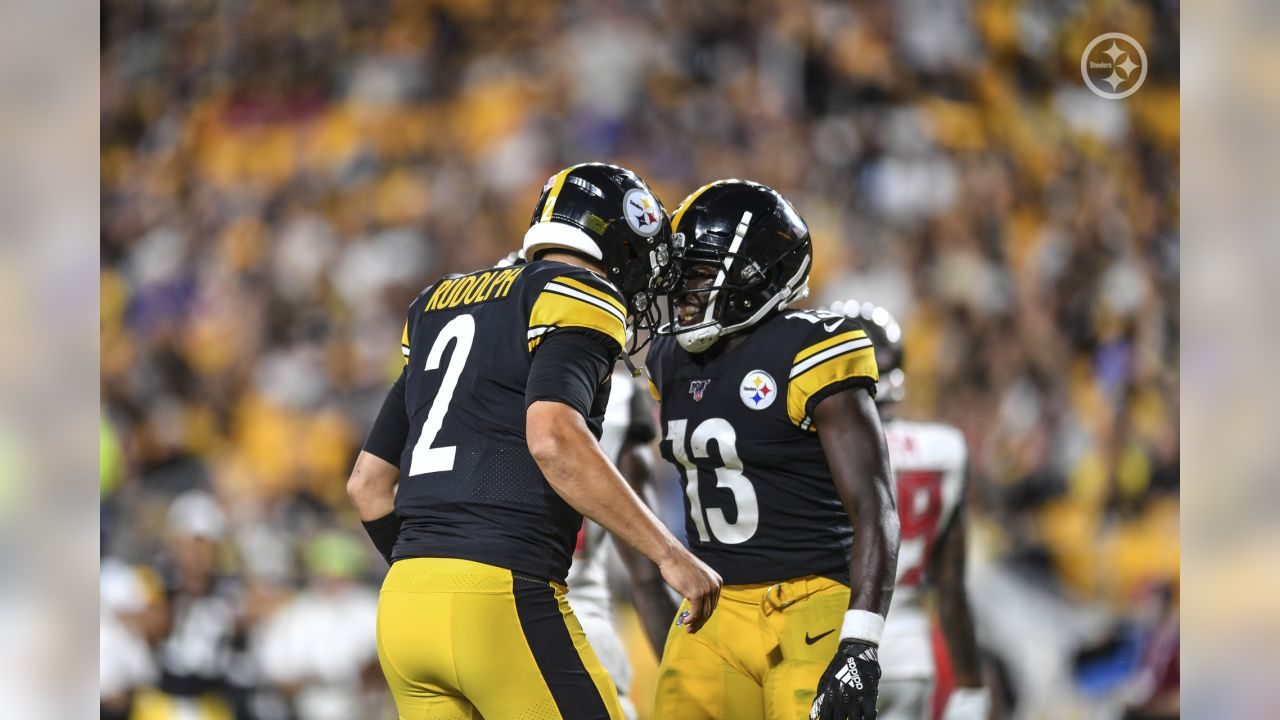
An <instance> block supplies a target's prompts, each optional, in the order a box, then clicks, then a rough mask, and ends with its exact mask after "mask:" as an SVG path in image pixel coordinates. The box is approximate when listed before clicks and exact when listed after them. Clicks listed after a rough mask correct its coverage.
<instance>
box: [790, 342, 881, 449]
mask: <svg viewBox="0 0 1280 720" xmlns="http://www.w3.org/2000/svg"><path fill="white" fill-rule="evenodd" d="M857 332H861V331H860V330H859V331H857ZM855 377H865V378H869V379H870V380H871V381H872V382H877V381H879V380H880V370H879V368H877V367H876V353H875V350H874V349H873V348H871V347H870V346H867V347H864V348H862V349H860V350H854V351H852V352H846V353H843V354H840V355H836V356H834V357H832V358H830V359H827V360H824V361H822V362H820V363H818V364H817V365H814V366H813V367H811V368H809V369H808V370H806V371H804V372H803V373H801V374H799V375H797V376H796V377H794V378H792V379H791V382H790V384H789V385H788V386H787V415H788V416H789V417H790V418H791V422H793V423H795V424H796V425H797V426H798V427H800V429H802V430H808V429H810V428H811V426H812V425H813V422H812V419H811V418H810V417H809V413H810V412H812V410H813V408H811V407H809V400H810V398H812V397H813V396H814V395H816V394H818V392H820V391H821V390H822V389H823V388H825V387H827V386H829V385H832V384H834V383H837V382H840V381H841V380H847V379H849V378H855Z"/></svg>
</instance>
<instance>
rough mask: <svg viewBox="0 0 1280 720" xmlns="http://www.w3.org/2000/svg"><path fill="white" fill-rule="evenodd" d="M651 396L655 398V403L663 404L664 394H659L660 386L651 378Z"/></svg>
mask: <svg viewBox="0 0 1280 720" xmlns="http://www.w3.org/2000/svg"><path fill="white" fill-rule="evenodd" d="M649 394H650V395H652V396H653V399H654V401H655V402H662V393H659V392H658V386H657V385H655V384H654V382H653V378H649Z"/></svg>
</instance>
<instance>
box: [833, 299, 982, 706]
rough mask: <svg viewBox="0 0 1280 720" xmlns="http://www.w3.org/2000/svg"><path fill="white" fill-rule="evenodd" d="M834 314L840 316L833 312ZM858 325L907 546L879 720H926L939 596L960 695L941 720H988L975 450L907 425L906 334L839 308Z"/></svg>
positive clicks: (887, 319)
mask: <svg viewBox="0 0 1280 720" xmlns="http://www.w3.org/2000/svg"><path fill="white" fill-rule="evenodd" d="M832 309H833V310H836V309H837V308H835V307H833V308H832ZM839 309H840V310H842V311H843V312H844V314H846V315H848V316H850V317H853V318H857V319H858V320H860V321H861V323H862V327H863V329H864V330H866V332H867V335H868V337H870V338H871V341H872V343H874V345H875V349H876V364H877V365H878V366H879V368H880V383H879V388H878V391H877V393H876V404H877V405H878V406H879V408H880V417H881V418H882V419H883V420H884V434H885V438H886V439H887V440H888V443H889V457H890V459H892V461H893V471H894V480H895V490H896V491H897V500H898V517H899V519H900V520H901V524H902V545H901V549H900V550H899V552H898V578H897V584H898V587H897V589H896V590H895V591H894V593H893V601H894V602H893V612H891V613H889V617H888V619H887V622H886V623H885V628H884V650H883V651H881V653H880V667H881V669H882V671H883V673H884V674H883V675H882V676H881V678H880V706H879V707H880V717H881V718H882V720H929V718H931V717H933V715H932V707H931V706H932V702H933V694H934V691H933V686H934V677H935V674H936V673H935V667H934V661H933V643H932V641H931V639H932V632H931V630H930V618H929V613H928V612H927V611H926V609H925V600H926V599H927V596H928V595H929V594H930V593H931V592H932V593H933V594H934V595H935V597H936V602H935V607H936V608H937V612H938V615H939V620H940V621H941V622H940V623H939V624H940V625H941V627H942V632H943V635H944V636H945V637H946V640H947V654H948V655H949V656H950V659H951V665H952V669H953V672H954V674H955V680H956V688H955V689H954V690H952V692H951V695H950V696H949V697H948V698H947V704H946V707H945V710H944V712H943V715H942V718H943V720H985V718H986V717H987V714H988V712H989V711H990V704H991V703H990V696H989V694H988V693H987V691H986V690H985V689H983V687H982V684H981V676H980V669H979V664H978V646H977V642H976V640H975V639H974V631H973V617H972V615H971V614H970V612H969V603H968V595H967V593H966V592H965V586H964V573H965V515H964V485H965V475H966V470H967V465H968V454H969V453H968V447H967V445H966V444H965V440H964V435H962V434H961V433H960V431H959V430H958V429H956V428H954V427H951V426H950V425H944V424H942V423H931V422H916V421H911V420H904V419H901V418H899V417H898V416H897V405H898V403H899V402H900V401H901V400H902V397H903V395H904V394H905V390H906V388H905V381H906V374H905V373H904V372H903V368H902V361H903V342H902V329H901V327H900V326H899V325H898V322H897V320H895V319H894V318H893V315H891V314H890V313H889V312H888V311H887V310H885V309H884V308H880V307H876V306H874V305H872V304H871V303H865V304H862V305H859V304H858V303H856V302H853V301H850V302H848V303H844V304H843V307H841V308H839Z"/></svg>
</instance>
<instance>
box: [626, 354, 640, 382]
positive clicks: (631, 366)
mask: <svg viewBox="0 0 1280 720" xmlns="http://www.w3.org/2000/svg"><path fill="white" fill-rule="evenodd" d="M622 364H623V365H626V366H627V372H629V373H631V377H640V376H641V375H642V374H643V373H644V368H638V367H636V364H635V363H633V362H631V356H630V355H628V354H626V353H623V354H622Z"/></svg>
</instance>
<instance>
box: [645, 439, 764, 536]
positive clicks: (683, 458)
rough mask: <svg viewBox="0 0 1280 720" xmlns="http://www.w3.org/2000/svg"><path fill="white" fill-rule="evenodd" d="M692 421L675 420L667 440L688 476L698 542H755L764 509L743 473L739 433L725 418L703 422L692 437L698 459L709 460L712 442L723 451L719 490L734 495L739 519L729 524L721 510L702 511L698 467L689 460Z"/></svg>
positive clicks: (691, 513)
mask: <svg viewBox="0 0 1280 720" xmlns="http://www.w3.org/2000/svg"><path fill="white" fill-rule="evenodd" d="M688 424H689V421H688V420H671V421H669V422H668V423H667V438H668V439H670V440H671V452H672V454H673V455H675V458H676V461H677V462H679V463H680V465H681V467H683V468H684V476H685V479H686V480H687V481H688V482H687V484H686V485H685V494H686V495H687V496H688V498H689V515H690V517H691V518H692V519H693V525H694V527H695V528H697V530H698V539H699V540H701V541H702V542H709V541H710V540H711V538H712V537H714V538H715V539H716V540H717V541H719V542H722V543H724V544H726V545H737V544H738V543H743V542H746V541H747V540H750V539H751V536H752V535H755V534H756V528H757V526H759V524H760V507H759V505H758V504H757V503H756V491H755V488H753V487H752V486H751V481H750V480H748V479H747V476H746V475H743V474H742V460H741V459H739V457H738V450H737V448H736V447H735V444H736V443H737V439H738V436H737V433H735V432H734V430H733V426H732V425H730V424H729V421H727V420H724V419H722V418H708V419H706V420H703V421H702V422H701V423H700V424H699V425H698V426H697V427H696V428H694V429H693V434H692V436H690V438H689V445H690V448H689V449H691V450H692V451H693V458H694V459H709V458H710V457H711V454H710V452H709V451H708V448H709V446H710V444H711V442H712V441H714V442H715V444H716V447H717V449H718V450H719V451H720V460H721V464H720V466H718V467H716V469H715V473H716V487H718V488H724V489H726V490H728V491H729V492H730V493H732V494H733V502H734V505H735V506H736V508H737V513H736V515H737V520H735V521H734V522H729V519H728V518H727V517H726V516H725V512H724V510H722V509H721V508H714V507H713V508H707V510H706V512H705V513H704V512H703V509H702V498H701V497H700V496H699V494H698V467H697V466H696V465H694V463H693V460H691V459H690V458H689V452H688V450H686V448H685V432H686V431H687V428H688Z"/></svg>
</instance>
